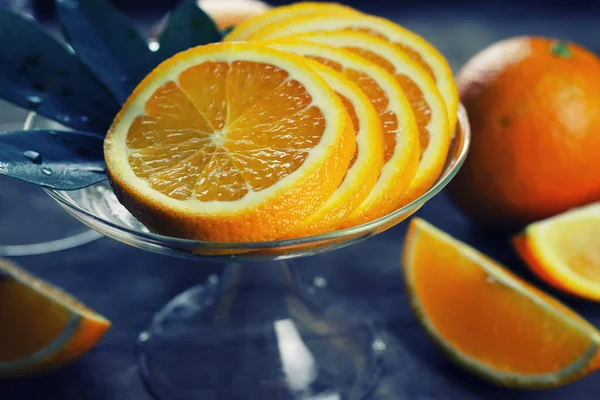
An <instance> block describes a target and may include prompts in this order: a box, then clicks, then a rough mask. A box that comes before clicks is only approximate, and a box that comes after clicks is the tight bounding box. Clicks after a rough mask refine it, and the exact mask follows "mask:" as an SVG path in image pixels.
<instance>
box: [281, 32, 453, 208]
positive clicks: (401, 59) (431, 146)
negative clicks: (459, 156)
mask: <svg viewBox="0 0 600 400" xmlns="http://www.w3.org/2000/svg"><path fill="white" fill-rule="evenodd" d="M297 38H298V39H300V40H308V41H312V42H315V43H321V44H327V45H332V46H337V47H341V48H344V49H347V50H350V51H352V52H354V53H356V54H358V55H361V56H363V57H365V58H366V59H368V60H370V61H372V62H373V63H375V64H377V65H379V66H380V67H382V68H384V69H385V70H386V71H388V72H389V73H391V74H393V75H394V77H395V78H396V80H397V81H398V83H399V84H400V86H401V87H402V88H403V89H404V92H405V93H406V95H407V97H408V100H409V102H410V103H411V106H412V109H413V112H414V113H415V115H416V117H417V124H418V128H419V139H420V140H419V142H420V148H421V159H420V162H419V168H418V170H417V172H416V175H415V177H414V179H413V181H412V182H411V185H410V188H409V189H408V191H407V192H406V194H405V195H404V196H403V198H402V202H400V203H398V204H397V207H399V206H401V205H404V204H407V203H409V202H411V201H412V200H414V199H416V198H417V197H419V196H421V195H422V194H423V193H425V192H426V191H427V190H428V189H429V188H430V187H431V186H432V185H433V184H434V183H435V181H436V180H437V178H438V177H439V175H440V174H441V172H442V170H443V168H444V163H445V161H446V156H447V154H448V150H449V148H450V141H451V132H450V130H449V126H448V119H447V118H446V116H447V114H446V109H445V106H444V100H443V99H442V97H441V95H440V93H439V91H438V90H437V87H436V85H435V82H434V81H433V79H431V77H430V76H429V75H428V74H427V73H426V72H425V71H424V70H423V68H421V67H420V66H419V65H418V64H417V63H416V62H415V61H413V60H412V59H411V58H410V57H409V56H408V55H407V54H406V53H405V52H403V51H402V50H399V49H398V48H396V47H394V46H392V45H391V44H389V43H387V42H386V41H384V40H381V39H378V38H374V37H373V36H370V35H367V34H363V33H356V32H315V33H306V34H302V35H298V36H297ZM282 40H285V39H282Z"/></svg>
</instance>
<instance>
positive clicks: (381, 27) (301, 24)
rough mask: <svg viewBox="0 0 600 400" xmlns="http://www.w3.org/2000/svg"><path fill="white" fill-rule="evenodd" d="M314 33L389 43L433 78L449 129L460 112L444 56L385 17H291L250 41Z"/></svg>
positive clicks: (256, 33) (420, 38)
mask: <svg viewBox="0 0 600 400" xmlns="http://www.w3.org/2000/svg"><path fill="white" fill-rule="evenodd" d="M315 31H355V32H363V33H367V34H369V35H372V36H376V37H379V38H380V39H383V40H386V41H388V42H390V43H392V44H393V45H394V46H396V47H398V48H399V49H401V50H402V51H404V52H405V53H407V54H408V55H409V56H410V57H411V58H412V59H413V60H414V61H415V62H417V63H418V64H419V65H420V66H421V67H422V68H423V69H425V71H426V72H427V73H428V74H429V75H430V76H431V77H432V78H433V79H434V81H435V82H436V84H437V86H438V89H439V91H440V93H441V95H442V97H443V99H444V102H445V106H446V111H447V115H448V121H449V123H450V128H451V129H452V130H454V127H455V125H456V119H457V113H458V103H459V99H458V90H457V88H456V83H455V81H454V75H453V73H452V69H451V68H450V66H449V65H448V62H447V61H446V59H445V58H444V56H443V55H442V54H441V53H440V52H439V51H438V50H437V49H436V48H435V47H433V46H432V45H431V44H430V43H429V42H427V41H426V40H425V39H423V38H422V37H421V36H419V35H417V34H416V33H414V32H412V31H410V30H408V29H406V28H404V27H402V26H400V25H398V24H396V23H394V22H392V21H389V20H387V19H385V18H380V17H376V16H372V15H366V14H358V13H353V14H344V15H339V14H337V15H335V14H334V15H308V16H297V17H294V18H289V19H286V20H284V21H281V22H278V23H276V24H270V25H267V26H264V27H262V28H260V29H258V30H257V31H256V32H254V33H253V34H252V35H250V36H249V39H251V40H267V39H275V38H281V37H285V36H292V35H297V34H300V33H306V32H315Z"/></svg>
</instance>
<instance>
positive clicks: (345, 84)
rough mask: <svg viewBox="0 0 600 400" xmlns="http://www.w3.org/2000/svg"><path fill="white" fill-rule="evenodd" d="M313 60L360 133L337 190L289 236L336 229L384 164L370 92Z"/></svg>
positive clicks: (377, 119)
mask: <svg viewBox="0 0 600 400" xmlns="http://www.w3.org/2000/svg"><path fill="white" fill-rule="evenodd" d="M311 64H312V67H313V69H314V70H315V71H316V72H317V73H319V75H321V77H322V78H323V79H325V81H327V83H328V84H329V85H330V86H331V88H332V89H333V90H334V91H335V93H336V94H337V95H338V96H339V97H340V99H341V100H342V102H343V103H344V106H345V107H346V110H347V111H348V114H349V115H350V118H351V119H352V124H353V127H354V131H355V133H356V151H355V153H354V157H353V158H352V160H351V161H350V165H349V166H348V171H347V172H346V176H345V177H344V180H343V181H342V183H341V184H340V186H339V187H338V188H337V190H336V191H335V192H334V193H333V195H332V196H331V197H330V198H329V199H328V200H327V202H326V203H325V204H324V205H323V206H322V207H321V208H320V209H319V210H317V211H316V212H315V213H314V214H312V215H311V216H309V217H308V218H307V219H306V220H304V221H303V222H302V224H300V225H299V226H298V227H297V228H296V229H294V231H292V232H290V233H289V234H287V235H286V237H288V238H294V237H304V236H311V235H318V234H321V233H326V232H330V231H333V230H335V228H337V226H339V224H340V223H341V221H342V220H343V219H344V218H346V217H347V216H348V215H349V214H350V213H351V212H352V211H354V210H355V209H356V208H357V207H358V206H359V205H360V204H361V203H362V202H363V201H364V200H365V199H366V198H367V196H368V195H369V193H370V192H371V189H372V188H373V186H375V183H376V182H377V179H379V175H380V174H381V169H382V167H383V146H384V145H383V143H384V141H383V132H382V128H381V120H380V119H379V115H378V114H377V110H376V109H375V107H374V106H373V104H371V101H370V100H369V98H368V97H367V95H366V94H365V93H364V92H363V91H362V90H361V89H360V88H359V87H358V86H357V85H356V84H354V83H353V82H352V81H350V80H349V79H348V78H346V77H345V76H344V75H343V74H342V73H340V72H337V71H335V70H334V69H332V68H329V67H326V66H325V65H323V64H321V63H318V62H316V61H311Z"/></svg>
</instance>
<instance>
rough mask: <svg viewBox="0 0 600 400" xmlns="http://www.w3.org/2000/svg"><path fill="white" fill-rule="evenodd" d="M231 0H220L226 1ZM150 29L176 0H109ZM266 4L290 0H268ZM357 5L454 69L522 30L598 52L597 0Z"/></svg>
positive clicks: (350, 0) (367, 1) (35, 5)
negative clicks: (434, 50)
mask: <svg viewBox="0 0 600 400" xmlns="http://www.w3.org/2000/svg"><path fill="white" fill-rule="evenodd" d="M231 1H232V0H220V2H221V3H223V4H227V3H229V2H231ZM110 2H111V3H113V4H114V5H115V6H117V7H118V8H119V9H121V10H122V11H124V12H125V13H126V14H128V15H129V16H130V17H131V18H132V19H134V20H135V21H136V23H138V25H139V26H140V29H142V30H145V31H147V32H150V31H151V30H152V28H153V27H154V26H156V24H157V23H158V21H159V20H160V19H161V18H162V16H164V15H165V13H167V12H168V10H169V9H171V8H173V6H174V5H175V4H177V2H178V1H177V0H153V1H148V0H110ZM267 2H268V3H269V4H271V5H274V6H275V5H282V4H289V3H293V2H294V1H293V0H270V1H267ZM338 2H340V3H344V4H347V5H350V6H353V7H356V8H358V9H360V10H362V11H365V12H369V13H373V14H377V15H381V16H384V17H386V18H389V19H392V20H395V21H396V22H399V23H402V24H404V25H405V26H406V27H408V28H409V29H413V30H415V31H416V32H417V33H419V34H420V35H422V36H423V37H425V38H426V39H428V40H429V41H431V42H432V43H433V44H434V45H435V46H437V47H438V48H439V49H440V50H441V51H442V52H443V53H444V55H445V56H446V57H447V58H448V59H449V61H450V63H451V65H452V67H453V69H455V70H456V69H458V68H460V66H461V65H462V64H464V62H466V60H467V59H468V58H469V57H471V56H472V55H473V54H475V53H476V52H477V51H479V50H481V49H483V48H484V47H486V46H487V45H489V44H490V43H492V42H494V41H497V40H500V39H503V38H506V37H510V36H515V35H521V34H533V35H545V36H553V37H560V38H561V39H568V40H573V41H575V42H578V43H579V44H581V45H584V46H586V47H588V48H590V49H591V50H593V51H595V52H600V23H599V22H598V21H600V1H598V0H555V1H549V0H338ZM0 5H4V6H8V7H12V8H15V9H21V10H26V11H27V10H29V11H30V12H31V13H32V14H33V15H34V16H35V17H36V18H37V19H39V20H40V21H42V22H43V23H45V24H48V25H49V26H51V25H52V22H53V20H54V1H52V0H0Z"/></svg>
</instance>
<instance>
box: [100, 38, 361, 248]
mask: <svg viewBox="0 0 600 400" xmlns="http://www.w3.org/2000/svg"><path fill="white" fill-rule="evenodd" d="M355 149H356V141H355V134H354V128H353V126H352V121H351V119H350V116H349V115H348V113H347V111H346V108H345V107H344V104H343V103H342V101H341V100H340V99H339V98H338V96H336V94H335V92H334V91H333V90H332V89H331V87H330V86H329V85H328V84H327V82H326V81H325V80H323V78H321V77H320V76H319V75H318V74H317V73H316V72H315V71H314V70H313V69H312V67H311V65H310V63H309V62H308V60H307V59H305V58H304V57H301V56H296V55H293V54H289V53H284V52H280V51H278V50H275V49H272V48H269V47H266V46H260V45H258V44H253V43H218V44H210V45H206V46H200V47H196V48H193V49H190V50H188V51H185V52H182V53H179V54H177V55H175V56H174V57H172V58H171V59H169V60H167V61H165V62H163V63H162V64H161V65H160V66H159V67H157V68H156V69H155V70H154V71H153V72H152V73H150V74H149V75H148V76H147V77H146V78H145V79H144V80H143V81H142V83H141V84H140V85H139V86H138V87H137V88H136V89H135V91H134V93H133V94H132V96H131V97H130V98H129V100H128V101H127V103H126V104H125V105H124V106H123V108H122V110H121V111H120V113H119V114H118V115H117V117H116V119H115V121H114V122H113V125H112V126H111V128H110V130H109V132H108V134H107V136H106V140H105V146H104V153H105V159H106V164H107V170H108V173H109V177H110V179H111V182H112V184H113V186H114V188H115V193H116V195H117V197H118V199H119V200H120V201H121V202H122V203H123V204H124V205H125V207H126V208H127V209H128V210H129V211H130V212H131V213H132V214H133V215H134V216H135V217H136V218H138V219H139V220H140V221H141V222H142V223H144V224H145V225H146V226H148V227H149V228H150V229H151V230H153V231H156V232H158V233H161V234H164V235H170V236H177V237H183V238H188V239H198V240H210V241H230V242H240V241H263V240H271V239H277V238H280V237H282V236H284V235H285V234H286V233H287V232H289V231H291V230H292V229H294V228H295V227H296V226H297V225H298V224H299V223H301V222H302V221H303V220H305V219H306V218H307V217H308V216H310V215H311V214H313V213H314V212H316V211H317V210H318V209H319V208H321V207H322V206H323V204H324V203H325V202H326V201H327V200H328V199H329V198H330V197H331V195H332V194H333V192H334V191H335V190H336V189H337V188H338V186H339V185H340V183H341V182H342V179H343V178H344V176H345V174H346V171H347V168H348V165H349V164H350V161H351V159H352V157H353V155H354V152H355Z"/></svg>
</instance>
